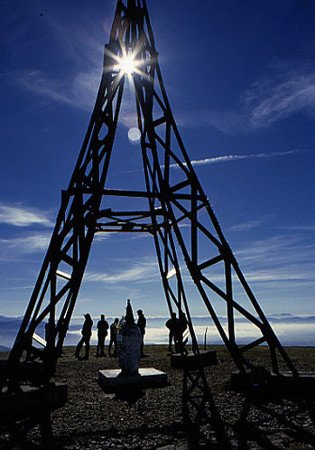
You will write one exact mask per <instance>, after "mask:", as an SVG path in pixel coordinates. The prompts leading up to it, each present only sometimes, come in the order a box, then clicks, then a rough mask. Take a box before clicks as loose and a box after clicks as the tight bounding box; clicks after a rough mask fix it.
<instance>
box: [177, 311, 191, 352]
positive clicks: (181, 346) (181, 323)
mask: <svg viewBox="0 0 315 450" xmlns="http://www.w3.org/2000/svg"><path fill="white" fill-rule="evenodd" d="M187 327H188V322H187V319H186V315H185V313H183V312H182V311H180V312H179V318H178V320H177V325H176V327H175V334H174V341H175V350H176V353H181V354H182V355H183V354H185V355H188V351H187V349H186V347H185V345H186V344H187V340H188V339H185V341H183V335H184V333H185V331H186V330H187Z"/></svg>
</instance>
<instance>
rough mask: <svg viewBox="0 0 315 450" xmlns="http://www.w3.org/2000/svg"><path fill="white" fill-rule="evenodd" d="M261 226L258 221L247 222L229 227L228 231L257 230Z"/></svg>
mask: <svg viewBox="0 0 315 450" xmlns="http://www.w3.org/2000/svg"><path fill="white" fill-rule="evenodd" d="M260 225H261V221H260V220H247V221H245V222H242V223H238V224H235V225H231V226H230V228H229V229H230V231H248V230H252V229H254V228H257V227H259V226H260Z"/></svg>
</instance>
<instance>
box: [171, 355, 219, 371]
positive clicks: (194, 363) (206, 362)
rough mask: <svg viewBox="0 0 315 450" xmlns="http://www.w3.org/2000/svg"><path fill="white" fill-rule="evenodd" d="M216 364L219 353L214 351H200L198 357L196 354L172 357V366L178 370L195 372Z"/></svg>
mask: <svg viewBox="0 0 315 450" xmlns="http://www.w3.org/2000/svg"><path fill="white" fill-rule="evenodd" d="M214 364H217V352H216V351H212V350H200V353H199V354H198V355H195V354H194V353H188V355H181V354H180V353H174V354H172V355H171V366H172V367H176V368H177V369H188V370H195V369H200V368H201V367H208V366H212V365H214Z"/></svg>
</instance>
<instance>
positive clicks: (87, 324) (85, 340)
mask: <svg viewBox="0 0 315 450" xmlns="http://www.w3.org/2000/svg"><path fill="white" fill-rule="evenodd" d="M84 317H85V321H84V322H83V326H82V330H81V334H82V338H81V339H80V341H79V342H78V345H77V346H76V349H75V357H76V358H78V359H80V351H81V349H82V347H83V344H85V355H84V357H83V358H82V359H89V352H90V339H91V336H92V326H93V320H92V318H91V316H90V314H84Z"/></svg>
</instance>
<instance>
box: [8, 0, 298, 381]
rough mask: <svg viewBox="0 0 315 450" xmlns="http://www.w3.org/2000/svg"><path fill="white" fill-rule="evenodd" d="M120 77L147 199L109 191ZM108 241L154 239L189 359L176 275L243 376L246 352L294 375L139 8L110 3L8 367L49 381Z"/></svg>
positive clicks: (141, 3) (183, 295)
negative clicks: (105, 35)
mask: <svg viewBox="0 0 315 450" xmlns="http://www.w3.org/2000/svg"><path fill="white" fill-rule="evenodd" d="M126 56H127V57H128V58H129V59H131V60H132V59H134V60H135V61H136V66H137V67H136V68H135V69H134V71H130V73H128V74H126V72H128V70H125V71H124V70H123V69H122V65H121V62H122V61H123V60H124V58H126ZM127 77H129V78H130V79H131V80H132V83H133V86H134V92H135V102H136V111H137V119H138V128H139V130H140V132H141V141H140V146H141V154H142V162H143V173H144V179H145V189H143V190H139V191H132V190H119V189H110V188H109V187H108V186H107V179H108V173H109V170H110V162H111V156H112V153H113V151H112V150H113V144H114V140H115V133H116V129H117V123H118V118H119V113H120V107H121V102H122V96H123V91H124V86H125V83H126V78H127ZM117 198H120V199H126V198H129V199H130V200H131V199H145V200H147V208H146V209H143V210H131V211H127V210H115V209H114V206H115V201H116V200H117ZM104 204H105V207H103V206H102V205H104ZM108 231H110V232H111V233H113V232H115V231H117V232H121V231H124V232H146V233H150V234H151V235H152V236H153V239H154V244H155V249H156V254H157V260H158V265H159V269H160V274H161V279H162V283H163V287H164V291H165V296H166V300H167V304H168V307H169V310H170V312H172V311H173V310H179V311H184V312H185V314H186V316H187V318H188V323H189V332H190V337H191V342H192V346H193V351H194V352H195V353H196V354H198V353H199V349H198V343H197V338H196V334H195V331H194V325H193V321H192V317H191V315H190V309H189V301H188V295H187V289H185V280H184V276H183V273H184V270H185V271H186V273H187V274H188V275H189V278H190V280H191V281H192V282H193V284H194V285H195V289H196V290H197V292H198V294H199V298H200V299H201V300H202V302H203V303H204V305H205V307H206V308H207V310H208V312H209V315H210V316H211V319H212V320H213V322H214V324H215V325H216V327H217V330H218V332H219V334H220V336H221V338H222V340H223V342H224V344H225V345H226V347H227V349H228V351H229V352H230V354H231V357H232V358H233V360H234V362H235V364H236V366H237V368H238V369H239V371H240V372H241V373H244V372H245V370H246V369H247V368H250V367H251V363H250V362H249V361H248V359H247V358H246V352H247V351H248V350H250V349H252V348H254V347H256V346H258V345H260V344H266V345H267V346H268V347H269V349H270V362H271V368H272V370H273V372H275V373H279V366H278V358H279V355H280V356H281V358H282V360H283V361H284V363H285V364H286V366H287V367H288V369H289V370H290V371H291V372H292V374H293V375H297V371H296V369H295V367H294V366H293V364H292V362H291V361H290V359H289V357H288V356H287V354H286V352H285V350H284V348H283V347H282V345H281V343H280V342H279V340H278V338H277V337H276V335H275V333H274V332H273V330H272V328H271V326H270V324H269V322H268V320H267V318H266V316H265V315H264V313H263V311H262V309H261V308H260V306H259V304H258V302H257V300H256V298H255V296H254V294H253V292H252V290H251V288H250V286H249V284H248V283H247V281H246V279H245V276H244V275H243V273H242V271H241V269H240V267H239V265H238V263H237V261H236V259H235V257H234V255H233V253H232V251H231V248H230V246H229V244H228V242H227V240H226V238H225V237H224V234H223V232H222V230H221V228H220V225H219V223H218V220H217V218H216V216H215V214H214V211H213V209H212V207H211V205H210V202H209V199H208V198H207V196H206V194H205V193H204V191H203V189H202V187H201V185H200V182H199V180H198V178H197V175H196V173H195V171H194V168H193V166H192V164H191V161H190V158H189V156H188V154H187V152H186V150H185V147H184V144H183V141H182V139H181V136H180V134H179V131H178V128H177V125H176V122H175V120H174V117H173V114H172V111H171V107H170V104H169V101H168V98H167V94H166V91H165V87H164V83H163V79H162V74H161V70H160V66H159V62H158V54H157V51H156V47H155V42H154V37H153V32H152V28H151V24H150V20H149V14H148V9H147V5H146V1H145V0H126V1H123V0H118V2H117V8H116V13H115V19H114V22H113V26H112V29H111V33H110V39H109V43H108V44H107V45H106V46H105V57H104V65H103V73H102V78H101V82H100V87H99V91H98V95H97V99H96V104H95V107H94V110H93V113H92V116H91V119H90V123H89V126H88V130H87V133H86V137H85V139H84V143H83V146H82V149H81V151H80V154H79V157H78V160H77V162H76V165H75V168H74V172H73V174H72V177H71V180H70V183H69V186H68V188H67V190H65V191H63V193H62V202H61V207H60V210H59V213H58V216H57V220H56V225H55V228H54V231H53V234H52V237H51V241H50V245H49V248H48V250H47V254H46V256H45V258H44V261H43V264H42V268H41V270H40V273H39V276H38V279H37V282H36V285H35V287H34V291H33V294H32V296H31V299H30V302H29V305H28V307H27V310H26V313H25V316H24V320H23V322H22V325H21V328H20V330H19V333H18V336H17V338H16V341H15V344H14V346H13V349H12V351H11V354H10V364H11V366H12V367H14V366H15V365H16V364H18V363H19V361H20V359H21V358H22V355H23V352H24V351H28V352H30V351H32V350H33V351H36V355H37V356H38V357H39V358H40V359H41V360H42V361H43V362H44V366H45V367H46V369H47V373H48V374H51V373H53V371H54V369H55V363H56V360H57V357H58V353H59V352H60V350H61V347H62V344H63V340H64V338H65V331H66V329H67V327H68V325H69V322H70V319H71V316H72V313H73V309H74V306H75V303H76V300H77V296H78V292H79V289H80V285H81V282H82V279H83V275H84V271H85V268H86V265H87V261H88V257H89V253H90V249H91V245H92V243H93V238H94V236H95V234H96V233H98V232H108ZM205 254H206V255H207V256H206V257H204V255H205ZM218 280H219V281H218ZM218 301H220V302H221V303H222V302H224V303H225V305H226V312H227V326H225V325H224V324H222V321H221V319H220V318H219V316H218V315H217V313H216V309H215V303H216V302H218ZM239 318H241V319H242V320H243V322H244V321H245V322H246V323H248V324H251V326H252V327H253V328H254V329H255V330H256V332H257V337H255V338H254V339H252V340H251V341H250V342H248V343H246V344H244V343H243V344H242V345H240V344H239V343H238V335H237V324H238V321H239ZM44 319H45V320H46V321H47V320H48V321H49V324H50V325H51V326H52V328H54V327H55V328H56V330H57V331H56V334H54V333H51V335H50V337H48V339H47V342H46V344H45V346H44V348H43V350H41V351H40V350H38V349H36V350H35V347H33V346H32V339H34V338H35V339H36V329H37V327H38V326H39V325H40V324H41V323H42V322H43V320H44Z"/></svg>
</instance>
